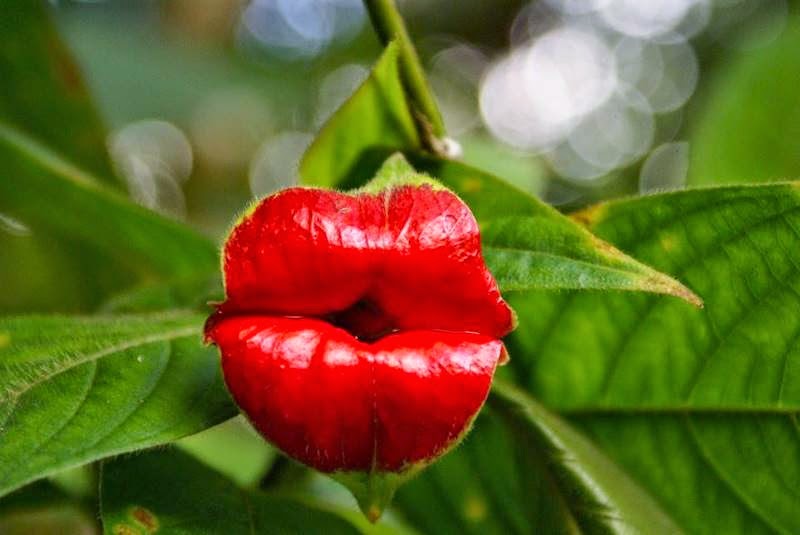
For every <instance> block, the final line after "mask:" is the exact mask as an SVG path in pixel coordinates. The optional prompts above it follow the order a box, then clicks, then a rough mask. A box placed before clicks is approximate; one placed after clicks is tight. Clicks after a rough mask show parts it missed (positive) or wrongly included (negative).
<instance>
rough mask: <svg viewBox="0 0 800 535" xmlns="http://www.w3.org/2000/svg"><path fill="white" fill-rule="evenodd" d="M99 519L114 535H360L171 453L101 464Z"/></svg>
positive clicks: (297, 503) (304, 506)
mask: <svg viewBox="0 0 800 535" xmlns="http://www.w3.org/2000/svg"><path fill="white" fill-rule="evenodd" d="M102 477H103V482H102V484H101V487H100V488H101V497H100V506H101V516H102V519H103V526H104V528H105V532H106V533H108V534H116V533H131V534H133V533H137V534H138V533H141V534H146V533H153V532H156V531H157V532H158V533H164V534H181V533H185V534H192V535H194V534H198V533H208V534H212V533H213V534H216V533H226V534H230V535H236V534H238V533H245V534H251V533H264V534H271V533H280V534H290V533H298V534H305V533H330V534H331V535H334V534H339V533H341V534H347V533H353V534H357V533H360V531H358V530H357V529H356V528H355V527H354V526H353V525H352V524H350V523H349V522H347V521H345V520H344V519H342V518H340V517H338V516H337V515H335V514H333V513H331V512H328V511H324V510H321V509H319V508H316V507H314V506H313V505H311V504H308V503H304V502H303V501H302V500H298V499H293V498H289V497H285V496H276V495H267V494H262V493H259V492H247V491H242V490H240V489H239V488H237V487H236V485H235V484H234V483H232V482H231V481H228V480H227V479H225V478H224V477H222V476H221V475H219V474H218V473H216V472H214V471H213V470H211V469H209V468H207V467H205V466H203V465H202V464H200V463H198V462H197V461H195V460H193V459H192V458H191V457H189V456H188V455H186V454H185V453H180V452H179V451H177V450H174V449H168V450H163V451H150V452H147V453H144V454H141V455H135V456H130V457H120V458H117V459H115V460H113V461H110V462H105V463H103V469H102Z"/></svg>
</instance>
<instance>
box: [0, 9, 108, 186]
mask: <svg viewBox="0 0 800 535" xmlns="http://www.w3.org/2000/svg"><path fill="white" fill-rule="evenodd" d="M0 79H2V80H3V83H2V84H0V121H3V122H6V123H8V124H12V125H14V126H15V127H16V128H19V129H20V130H21V131H22V132H24V133H26V134H27V135H29V136H31V137H34V138H36V139H38V140H39V141H40V142H41V143H43V144H45V145H47V146H50V147H51V148H52V149H53V150H55V151H57V152H60V153H62V154H64V155H65V156H66V157H67V158H68V159H69V160H70V161H72V162H73V163H75V164H77V165H80V166H81V167H83V168H85V169H87V170H88V171H89V172H91V173H94V174H96V175H97V176H99V177H101V178H103V179H105V180H107V181H109V182H111V183H116V182H117V181H116V179H115V177H114V174H113V172H112V169H111V163H110V161H109V158H108V153H107V151H106V143H105V142H106V140H105V136H106V134H105V128H104V127H103V124H102V122H101V120H100V117H99V115H98V114H97V111H96V110H95V109H94V106H93V104H92V101H91V98H90V96H89V94H88V92H87V90H86V86H85V85H84V82H83V79H82V76H81V73H80V71H79V69H78V67H77V65H76V64H75V62H74V61H73V59H72V57H71V55H70V53H69V51H68V50H67V48H66V47H65V46H64V43H63V42H62V41H61V39H60V38H59V36H58V32H57V31H56V29H55V26H54V25H53V22H52V20H51V18H50V14H49V13H48V9H47V3H46V2H44V1H42V0H4V1H3V2H1V3H0Z"/></svg>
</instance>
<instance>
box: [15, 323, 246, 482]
mask: <svg viewBox="0 0 800 535" xmlns="http://www.w3.org/2000/svg"><path fill="white" fill-rule="evenodd" d="M203 319H204V318H203V317H202V316H198V315H196V314H192V313H181V312H173V313H165V314H151V315H141V316H114V317H102V316H98V317H94V318H64V317H59V316H40V317H36V316H32V317H19V318H0V386H2V389H1V390H0V458H2V459H3V463H2V465H0V494H4V493H7V492H8V491H10V490H13V489H15V488H17V487H19V486H20V485H23V484H25V483H27V482H28V481H32V480H34V479H37V478H40V477H43V476H46V475H49V474H52V473H54V472H56V471H59V470H62V469H64V468H68V467H71V466H76V465H78V464H82V463H86V462H89V461H92V460H95V459H99V458H102V457H106V456H108V455H112V454H116V453H120V452H124V451H132V450H135V449H140V448H144V447H148V446H152V445H155V444H162V443H164V442H169V441H171V440H174V439H177V438H180V437H182V436H185V435H189V434H191V433H196V432H198V431H201V430H203V429H205V428H207V427H210V426H212V425H214V424H217V423H219V422H222V421H223V420H225V419H227V418H230V417H231V416H233V415H234V414H235V413H236V410H235V408H234V407H233V404H232V403H231V402H230V400H229V398H228V395H227V392H226V391H225V389H224V387H223V384H222V378H221V375H220V372H219V365H218V360H217V356H216V350H215V349H214V348H211V347H204V346H203V344H202V341H201V339H200V334H199V333H200V326H201V325H202V322H203Z"/></svg>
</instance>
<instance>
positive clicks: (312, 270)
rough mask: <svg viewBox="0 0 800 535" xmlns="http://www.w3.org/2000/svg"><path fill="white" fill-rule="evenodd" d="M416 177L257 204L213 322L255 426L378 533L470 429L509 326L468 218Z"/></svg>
mask: <svg viewBox="0 0 800 535" xmlns="http://www.w3.org/2000/svg"><path fill="white" fill-rule="evenodd" d="M386 165H389V164H386ZM403 166H405V168H408V169H409V170H410V168H409V167H408V165H407V163H405V162H404V161H399V160H397V159H396V158H395V159H393V160H392V161H391V171H392V173H397V171H398V169H399V170H401V171H402V170H403ZM385 167H386V166H385ZM411 178H412V179H413V180H411V181H410V182H411V183H403V184H397V183H396V181H395V180H388V181H387V180H386V175H383V176H381V177H380V180H377V183H380V184H381V187H383V186H387V187H385V188H383V189H377V191H375V190H374V189H375V188H365V189H364V190H361V191H359V192H356V193H355V194H352V195H348V194H344V193H339V192H335V191H326V190H319V189H307V188H291V189H288V190H285V191H282V192H280V193H278V194H275V195H272V196H270V197H267V198H265V199H263V200H262V201H260V202H259V203H258V204H257V205H256V206H255V207H254V208H253V209H252V210H251V211H250V212H249V213H247V214H246V215H245V216H244V217H243V218H242V219H241V221H240V222H239V223H238V224H237V225H236V227H235V228H234V229H233V230H232V232H231V234H230V236H229V238H228V240H227V242H226V244H225V247H224V255H223V271H224V278H225V290H226V300H225V302H224V303H223V304H221V305H220V306H219V307H218V309H217V311H216V313H215V314H214V315H213V316H212V317H211V318H209V321H208V322H207V324H206V340H208V341H210V342H213V343H215V344H217V345H218V346H219V348H220V352H221V354H222V367H223V371H224V376H225V381H226V384H227V385H228V389H229V390H230V392H231V394H232V395H233V397H234V399H235V401H236V403H237V404H238V405H239V407H240V408H241V409H242V411H243V412H244V413H245V414H246V415H247V416H248V417H249V419H250V420H251V422H252V423H253V425H254V426H255V427H256V428H257V429H258V430H259V432H261V434H262V435H264V437H265V438H266V439H267V440H269V441H270V442H272V443H273V444H274V445H275V446H277V447H278V448H280V449H281V450H283V451H284V452H285V453H286V454H287V455H289V456H291V457H293V458H294V459H297V460H298V461H300V462H302V463H305V464H307V465H309V466H311V467H314V468H316V469H317V470H320V471H322V472H327V473H330V474H332V475H333V476H334V477H335V478H337V479H338V480H339V481H342V482H343V483H344V484H346V485H347V486H348V488H350V490H351V491H352V492H353V494H354V495H355V496H356V497H357V499H358V501H359V505H360V506H361V508H362V510H363V511H364V512H365V514H366V515H367V516H368V517H369V518H370V519H371V520H375V519H376V518H377V517H378V516H380V512H381V511H382V510H383V508H384V507H385V506H386V505H387V504H388V503H389V501H390V500H391V497H392V494H393V493H394V490H395V489H396V487H397V485H399V484H400V483H401V482H402V481H403V480H404V479H406V478H407V477H410V475H412V474H413V473H414V472H415V471H417V470H419V469H421V468H422V467H424V466H425V465H427V464H428V463H430V462H432V461H433V460H435V459H436V458H438V457H439V456H441V455H442V454H444V453H445V452H447V451H448V450H449V449H450V448H452V447H453V446H454V445H455V444H457V443H458V441H459V440H460V439H461V438H462V437H463V436H464V434H465V433H466V432H467V431H468V429H469V427H470V425H471V422H472V420H473V419H474V418H475V416H476V414H477V413H478V411H479V410H480V408H481V406H482V405H483V403H484V401H485V399H486V396H487V394H488V392H489V388H490V385H491V381H492V376H493V374H494V371H495V368H496V366H497V365H498V364H499V363H502V362H504V361H505V360H506V359H507V353H506V351H505V348H504V346H503V343H502V341H501V340H500V338H502V337H503V336H504V335H506V334H507V333H508V332H509V331H510V330H511V329H512V328H513V321H514V319H513V312H512V311H511V309H510V308H509V307H508V305H507V304H506V303H505V301H503V299H502V297H501V295H500V292H499V290H498V287H497V284H496V282H495V280H494V278H493V277H492V275H491V273H489V271H488V269H487V268H486V265H485V263H484V261H483V257H482V254H481V245H480V233H479V229H478V224H477V222H476V221H475V218H474V217H473V215H472V213H471V212H470V210H469V208H468V207H467V206H466V205H465V204H464V203H463V202H462V201H461V200H460V199H459V198H458V197H457V196H456V195H454V194H453V193H451V192H450V191H448V190H445V189H443V188H441V187H438V186H435V185H431V184H430V183H429V182H430V181H429V180H418V176H416V177H413V176H412V177H411Z"/></svg>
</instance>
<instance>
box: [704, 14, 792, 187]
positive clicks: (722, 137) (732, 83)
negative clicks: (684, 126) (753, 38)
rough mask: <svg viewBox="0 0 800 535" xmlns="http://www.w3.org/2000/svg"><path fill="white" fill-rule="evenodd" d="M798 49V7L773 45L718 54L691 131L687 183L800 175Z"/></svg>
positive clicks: (773, 178)
mask: <svg viewBox="0 0 800 535" xmlns="http://www.w3.org/2000/svg"><path fill="white" fill-rule="evenodd" d="M755 25H757V24H755ZM755 25H754V26H755ZM798 49H800V14H799V13H798V12H796V11H795V14H794V15H792V16H790V17H789V19H788V25H787V28H786V29H785V30H784V32H783V33H782V35H780V36H779V37H778V38H777V39H775V40H774V41H773V42H772V43H770V44H769V45H767V46H763V47H759V48H756V49H753V50H748V51H746V52H739V53H738V54H736V53H730V54H731V55H732V56H733V57H723V58H720V61H719V62H718V63H719V67H718V69H717V71H715V72H714V73H713V76H712V78H711V80H710V83H709V85H708V87H707V88H706V89H705V93H704V94H703V95H702V97H703V98H704V100H703V101H702V104H703V105H704V107H701V108H698V110H699V114H698V116H697V119H695V121H694V122H695V126H694V128H693V129H692V131H691V134H690V135H691V137H690V141H691V144H692V145H691V147H692V149H691V163H690V165H689V183H690V184H733V183H741V182H774V181H778V180H792V179H797V178H799V177H800V157H798V151H797V139H798V138H799V137H800V92H798V91H797V86H798V83H800V54H798V53H797V50H798Z"/></svg>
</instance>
